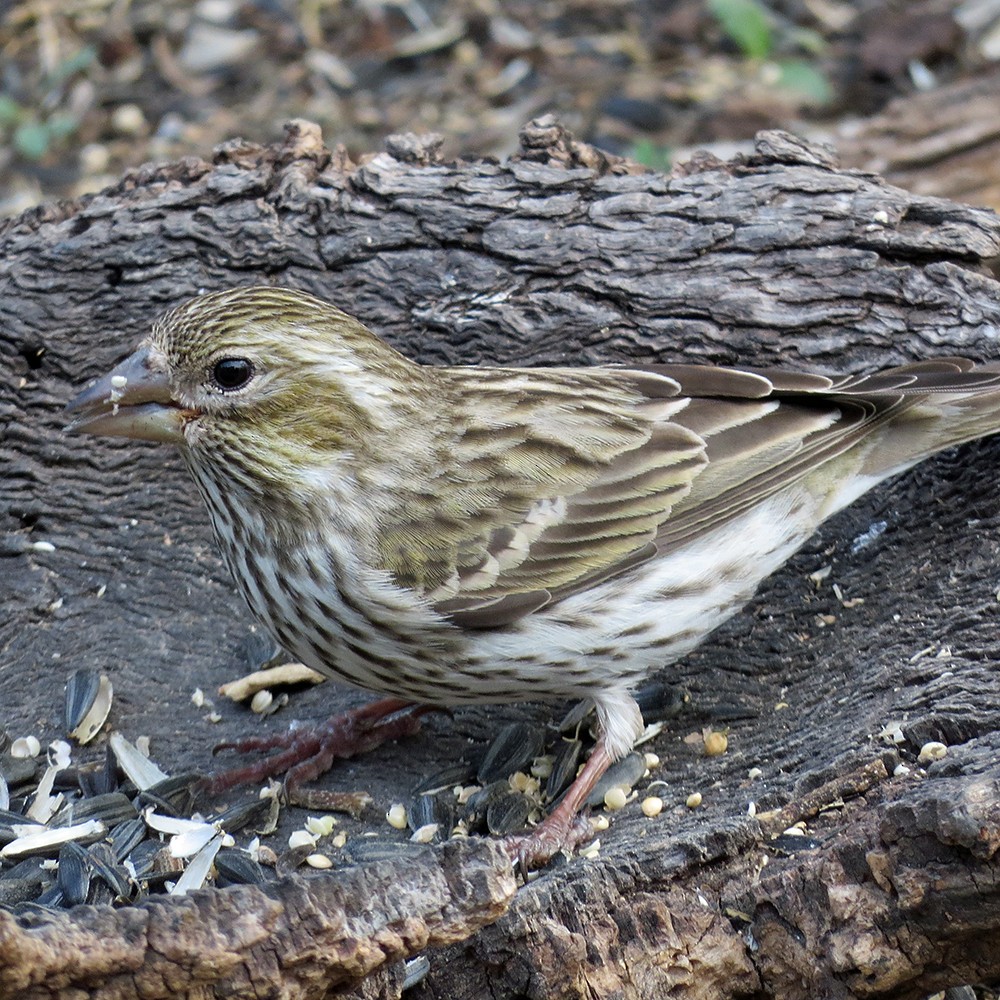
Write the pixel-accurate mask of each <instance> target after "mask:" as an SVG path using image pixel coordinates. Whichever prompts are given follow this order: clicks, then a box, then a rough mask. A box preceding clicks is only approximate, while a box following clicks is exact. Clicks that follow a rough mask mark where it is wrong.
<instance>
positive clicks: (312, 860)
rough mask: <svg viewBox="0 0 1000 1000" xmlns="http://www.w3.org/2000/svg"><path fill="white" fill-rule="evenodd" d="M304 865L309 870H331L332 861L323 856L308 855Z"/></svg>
mask: <svg viewBox="0 0 1000 1000" xmlns="http://www.w3.org/2000/svg"><path fill="white" fill-rule="evenodd" d="M306 864H307V865H308V866H309V867H310V868H332V867H333V859H332V858H328V857H327V856H326V855H325V854H310V855H308V856H307V857H306Z"/></svg>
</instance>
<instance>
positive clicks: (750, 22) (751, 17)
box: [708, 0, 773, 59]
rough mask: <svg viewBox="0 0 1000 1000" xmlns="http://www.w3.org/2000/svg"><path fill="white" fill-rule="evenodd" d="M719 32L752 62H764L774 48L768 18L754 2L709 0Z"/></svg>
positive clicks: (746, 0) (764, 8)
mask: <svg viewBox="0 0 1000 1000" xmlns="http://www.w3.org/2000/svg"><path fill="white" fill-rule="evenodd" d="M708 9H709V10H710V11H711V12H712V14H713V15H714V16H715V19H716V20H717V21H718V22H719V24H720V25H721V26H722V30H723V31H724V32H725V33H726V34H727V35H728V36H729V38H730V39H731V40H732V41H733V42H735V43H736V45H737V46H739V49H740V51H741V52H742V53H743V54H744V55H745V56H749V57H750V58H751V59H766V58H767V56H768V55H769V54H770V52H771V49H772V47H773V40H772V38H771V19H770V15H769V14H768V12H767V8H766V7H764V6H763V4H760V3H758V2H757V0H708Z"/></svg>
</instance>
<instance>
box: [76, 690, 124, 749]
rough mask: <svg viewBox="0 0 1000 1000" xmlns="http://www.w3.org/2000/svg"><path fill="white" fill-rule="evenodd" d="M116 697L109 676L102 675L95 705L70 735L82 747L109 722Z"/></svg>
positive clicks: (93, 704) (95, 697) (92, 705)
mask: <svg viewBox="0 0 1000 1000" xmlns="http://www.w3.org/2000/svg"><path fill="white" fill-rule="evenodd" d="M114 695H115V692H114V688H113V687H112V686H111V680H110V678H109V677H108V675H107V674H101V677H100V680H99V681H98V684H97V694H96V695H95V696H94V701H93V703H92V704H91V706H90V708H89V709H88V710H87V712H86V713H85V714H84V716H83V718H82V719H80V721H79V723H78V724H77V726H76V727H75V728H74V729H71V730H70V733H69V735H70V736H72V737H73V739H74V740H76V741H77V743H79V744H80V745H81V746H83V745H85V744H87V743H89V742H90V741H91V740H92V739H93V738H94V737H95V736H96V735H97V734H98V733H99V732H100V731H101V726H103V725H104V723H105V722H107V720H108V716H109V715H110V714H111V703H112V701H113V700H114Z"/></svg>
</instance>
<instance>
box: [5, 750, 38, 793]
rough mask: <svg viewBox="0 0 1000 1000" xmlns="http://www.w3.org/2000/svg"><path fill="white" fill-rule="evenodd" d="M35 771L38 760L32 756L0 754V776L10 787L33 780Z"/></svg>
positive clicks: (16, 786) (36, 771)
mask: <svg viewBox="0 0 1000 1000" xmlns="http://www.w3.org/2000/svg"><path fill="white" fill-rule="evenodd" d="M37 773H38V762H37V761H36V760H35V759H34V758H33V757H15V756H14V755H13V754H10V753H5V754H0V776H2V777H3V779H4V781H6V782H7V784H8V785H9V786H10V787H11V788H18V787H19V786H21V785H26V784H28V783H29V782H32V781H34V780H35V775H36V774H37Z"/></svg>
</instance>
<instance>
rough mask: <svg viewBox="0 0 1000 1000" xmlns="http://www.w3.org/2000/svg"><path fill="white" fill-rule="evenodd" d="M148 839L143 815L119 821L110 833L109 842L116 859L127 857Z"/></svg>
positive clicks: (120, 859)
mask: <svg viewBox="0 0 1000 1000" xmlns="http://www.w3.org/2000/svg"><path fill="white" fill-rule="evenodd" d="M145 839H146V823H145V821H144V820H143V819H142V817H141V816H137V817H136V818H135V819H127V820H125V822H124V823H119V824H118V825H117V826H116V827H115V828H114V829H113V830H112V831H111V833H109V834H108V843H109V844H110V846H111V850H112V851H113V852H114V856H115V858H116V860H118V861H122V860H124V859H125V858H127V857H128V856H129V855H130V854H131V853H132V852H133V851H134V850H135V849H136V848H137V847H138V846H139V845H140V844H141V843H142V842H143V840H145Z"/></svg>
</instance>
